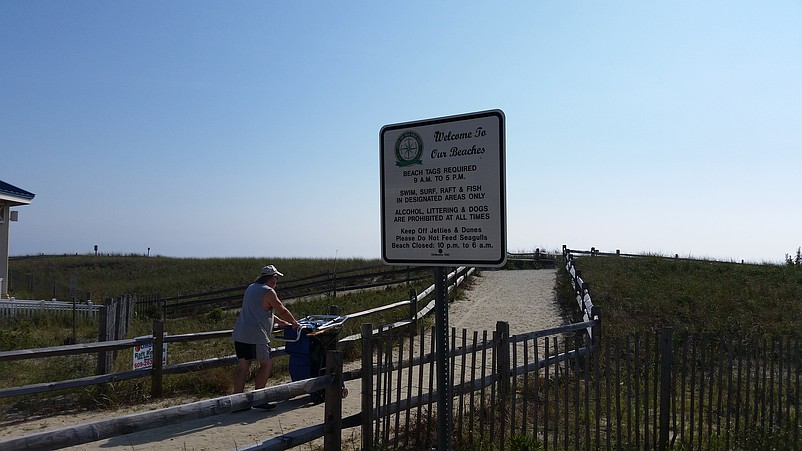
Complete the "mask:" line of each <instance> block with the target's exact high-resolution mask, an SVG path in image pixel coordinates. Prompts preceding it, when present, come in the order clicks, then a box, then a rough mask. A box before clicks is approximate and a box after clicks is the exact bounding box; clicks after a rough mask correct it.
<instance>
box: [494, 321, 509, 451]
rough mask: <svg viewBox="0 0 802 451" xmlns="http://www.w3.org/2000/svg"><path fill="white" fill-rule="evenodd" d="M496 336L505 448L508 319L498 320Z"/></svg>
mask: <svg viewBox="0 0 802 451" xmlns="http://www.w3.org/2000/svg"><path fill="white" fill-rule="evenodd" d="M496 337H498V342H497V343H496V345H495V346H496V347H495V350H494V351H493V352H494V353H496V354H497V355H498V358H497V359H496V365H497V368H496V374H498V399H499V409H498V412H499V414H500V416H501V418H499V421H500V423H501V424H500V426H499V443H500V444H501V446H502V447H501V449H502V450H503V449H504V441H505V437H504V432H505V429H506V426H507V400H508V399H509V395H510V323H508V322H506V321H499V322H497V323H496Z"/></svg>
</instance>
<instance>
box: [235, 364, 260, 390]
mask: <svg viewBox="0 0 802 451" xmlns="http://www.w3.org/2000/svg"><path fill="white" fill-rule="evenodd" d="M250 370H251V361H250V360H247V359H239V360H238V361H237V370H236V371H235V372H234V393H242V392H244V391H245V381H246V380H247V379H248V372H249V371H250ZM257 380H258V379H257ZM257 388H259V387H258V385H257Z"/></svg>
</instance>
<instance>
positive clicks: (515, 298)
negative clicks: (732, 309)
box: [0, 270, 562, 451]
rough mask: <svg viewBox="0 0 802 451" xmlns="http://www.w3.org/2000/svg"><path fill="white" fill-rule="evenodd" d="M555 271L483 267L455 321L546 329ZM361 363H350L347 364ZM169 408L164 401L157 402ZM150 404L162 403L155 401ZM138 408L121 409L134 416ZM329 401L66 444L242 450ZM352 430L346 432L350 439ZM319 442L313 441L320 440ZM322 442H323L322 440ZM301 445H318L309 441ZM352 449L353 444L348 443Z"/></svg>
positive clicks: (355, 387)
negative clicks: (483, 269) (484, 269)
mask: <svg viewBox="0 0 802 451" xmlns="http://www.w3.org/2000/svg"><path fill="white" fill-rule="evenodd" d="M555 276H556V272H555V271H554V270H524V271H483V272H482V273H481V275H480V276H479V277H475V278H474V282H473V286H472V287H471V289H470V290H468V291H466V294H465V296H464V298H463V299H461V300H455V301H453V302H452V303H451V304H450V305H449V325H450V326H451V327H455V328H457V330H460V329H462V328H465V329H468V330H469V331H472V330H477V331H482V330H488V331H492V330H494V329H495V327H496V322H497V321H507V322H509V324H510V333H511V334H513V335H514V334H517V333H522V332H530V331H534V330H542V329H546V328H550V327H554V326H557V325H560V324H562V320H561V318H560V314H559V309H558V307H557V305H556V303H555V301H554V281H555ZM355 365H356V366H357V367H358V365H359V363H358V362H356V363H351V364H348V365H346V369H349V368H353V367H354V366H355ZM348 388H349V390H350V392H351V393H350V395H349V396H348V397H347V398H345V399H344V400H343V415H344V416H348V415H351V414H355V413H358V412H359V411H360V410H361V406H360V393H359V391H360V390H359V382H358V381H350V382H349V383H348ZM157 407H163V406H157ZM150 408H151V409H152V408H156V407H154V406H150ZM134 412H135V411H133V410H132V411H129V412H119V413H116V414H115V415H120V416H122V415H128V414H131V413H134ZM110 415H112V414H111V413H109V412H90V413H87V414H80V415H70V416H60V417H50V418H45V419H37V420H33V421H29V422H25V423H19V424H13V425H10V426H5V427H3V428H2V430H0V440H2V439H7V438H10V437H16V436H23V435H27V434H32V433H38V432H42V431H45V430H51V429H58V428H63V427H67V426H70V425H75V424H82V423H87V422H92V421H97V420H99V419H105V418H108V417H109V416H110ZM322 419H323V405H322V404H319V405H314V404H311V403H310V402H309V398H308V397H307V396H303V397H300V398H296V399H292V400H289V401H285V402H282V403H279V404H278V406H277V408H276V409H275V410H272V411H259V410H255V409H254V410H250V411H245V412H238V413H230V414H222V415H216V416H213V417H210V418H204V419H199V420H193V421H187V422H184V423H181V424H177V425H168V426H165V427H161V428H157V429H151V430H147V431H142V432H136V433H132V434H128V435H125V436H120V437H114V438H111V439H106V440H99V441H96V442H92V443H88V444H85V445H79V446H74V447H69V448H66V449H68V450H108V449H112V450H137V451H144V450H185V451H201V450H221V449H242V448H245V447H248V446H252V445H254V444H257V443H261V442H262V441H264V440H266V439H269V438H271V437H275V436H277V435H281V434H282V433H285V432H289V431H292V430H295V429H298V428H301V427H305V426H310V425H314V424H319V423H321V422H322ZM349 434H350V431H346V432H345V433H344V434H343V440H344V441H345V440H347V439H348V436H349ZM317 443H318V441H316V442H315V443H313V444H312V445H315V444H317ZM320 443H322V442H320ZM298 449H301V450H309V449H315V448H314V446H310V445H309V444H307V445H303V446H301V447H299V448H298ZM344 449H350V448H344Z"/></svg>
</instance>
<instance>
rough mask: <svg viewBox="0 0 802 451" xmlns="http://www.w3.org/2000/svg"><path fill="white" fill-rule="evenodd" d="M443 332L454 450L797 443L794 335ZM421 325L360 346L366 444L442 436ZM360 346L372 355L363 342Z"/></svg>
mask: <svg viewBox="0 0 802 451" xmlns="http://www.w3.org/2000/svg"><path fill="white" fill-rule="evenodd" d="M586 326H587V324H584V323H580V324H577V325H571V326H565V327H562V328H557V329H552V330H549V331H539V332H533V333H529V334H523V335H518V336H512V337H507V336H506V335H505V330H508V328H507V327H505V326H504V323H500V327H498V328H497V330H495V331H493V332H492V333H491V335H490V336H488V332H486V331H484V332H477V331H466V330H462V331H452V339H451V343H452V346H451V347H452V349H451V360H450V362H451V370H452V373H451V374H452V375H453V376H452V377H453V393H454V403H453V415H452V418H453V422H452V434H453V435H452V439H453V440H452V443H453V444H454V449H492V448H490V447H491V444H492V445H493V446H496V447H497V448H498V449H500V450H504V449H527V448H528V449H538V448H537V447H538V446H539V447H542V449H544V450H549V449H554V450H557V449H565V450H575V449H668V448H672V449H788V450H799V449H802V444H801V443H800V393H802V392H800V375H801V374H802V360H800V347H799V339H798V338H787V337H786V338H776V339H772V340H768V339H767V340H765V341H762V342H758V343H745V342H744V343H741V342H735V341H726V340H720V339H713V338H711V337H704V336H699V335H687V334H675V333H674V332H673V331H671V330H670V329H666V330H663V331H661V332H659V333H657V334H655V335H654V336H637V335H635V336H631V337H629V338H628V339H625V340H617V339H616V340H611V341H609V342H603V341H599V342H594V343H593V345H590V344H589V343H588V342H587V339H586V335H585V334H577V333H576V332H577V331H581V330H583V329H584V328H585V327H586ZM427 337H430V335H428V334H421V335H418V336H412V337H399V336H397V335H393V334H382V335H380V336H378V337H376V338H374V339H373V340H372V341H368V342H365V343H363V346H364V347H363V349H369V348H372V349H373V350H374V352H373V354H372V357H371V358H372V362H371V363H370V364H367V363H363V368H373V372H372V373H371V374H370V375H367V374H364V373H363V376H362V377H363V387H362V389H363V395H364V393H371V394H373V395H372V396H371V395H368V396H371V397H370V399H369V400H364V401H363V416H364V415H365V412H371V413H373V417H372V418H370V421H369V422H363V424H362V440H363V443H362V449H363V450H369V449H430V448H431V447H433V446H435V445H436V444H437V443H438V442H437V433H438V431H437V427H436V418H437V415H436V410H437V403H436V398H437V395H436V387H433V385H432V384H433V380H434V379H433V377H434V376H433V375H434V363H433V362H434V346H433V343H432V340H429V341H427ZM365 354H367V353H365Z"/></svg>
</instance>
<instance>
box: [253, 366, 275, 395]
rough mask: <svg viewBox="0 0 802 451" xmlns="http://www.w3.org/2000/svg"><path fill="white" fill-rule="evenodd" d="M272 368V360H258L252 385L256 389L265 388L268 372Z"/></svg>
mask: <svg viewBox="0 0 802 451" xmlns="http://www.w3.org/2000/svg"><path fill="white" fill-rule="evenodd" d="M272 368H273V359H265V360H259V369H258V370H257V371H256V377H255V378H254V384H255V385H256V387H255V388H256V389H257V390H259V389H260V388H265V387H266V386H267V379H268V378H269V377H270V370H271V369H272Z"/></svg>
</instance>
